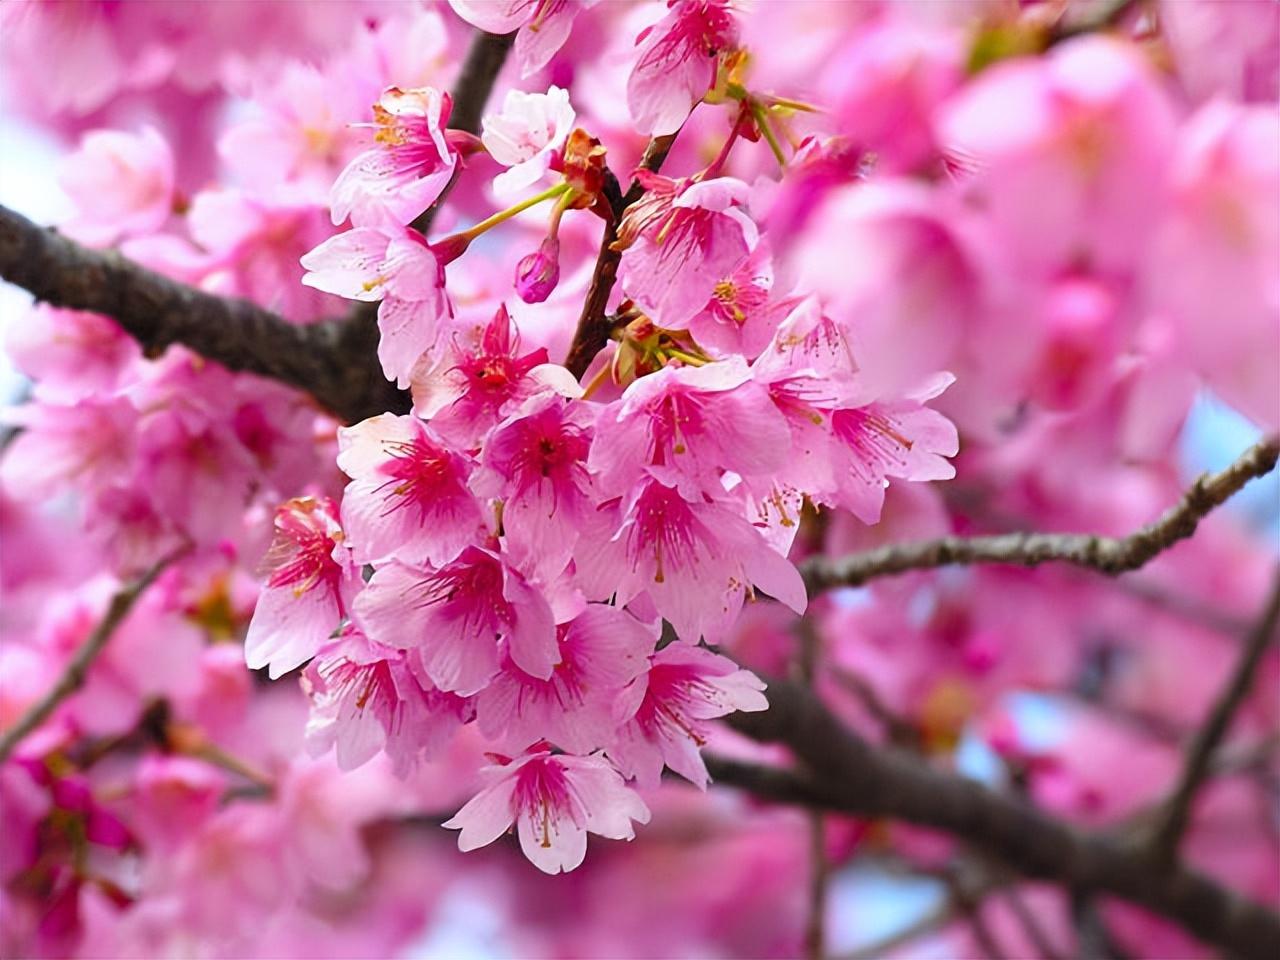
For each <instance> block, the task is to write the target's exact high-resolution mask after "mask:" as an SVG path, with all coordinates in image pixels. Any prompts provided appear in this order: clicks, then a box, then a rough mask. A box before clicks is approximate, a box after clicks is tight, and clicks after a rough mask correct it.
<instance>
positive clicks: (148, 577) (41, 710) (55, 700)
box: [0, 556, 174, 763]
mask: <svg viewBox="0 0 1280 960" xmlns="http://www.w3.org/2000/svg"><path fill="white" fill-rule="evenodd" d="M173 559H174V556H169V557H166V558H165V559H163V560H161V561H160V562H159V563H157V564H155V566H153V567H151V569H149V570H147V571H146V572H145V573H144V574H142V576H140V577H139V578H138V579H137V580H135V581H133V583H131V584H129V585H128V586H127V587H124V588H122V589H121V590H120V591H119V592H118V593H116V595H115V596H113V597H112V598H111V603H110V604H109V605H108V607H107V612H106V613H105V614H104V615H103V617H102V619H101V620H100V621H98V625H97V626H96V627H94V629H93V632H92V633H91V634H89V638H88V639H87V640H85V642H84V643H83V644H82V645H81V646H80V649H79V650H77V651H76V652H75V655H74V656H73V657H72V658H71V660H70V661H69V662H68V663H67V666H66V669H64V670H63V671H62V675H61V676H60V677H58V681H57V682H56V683H55V684H54V685H53V687H52V688H51V689H50V690H49V692H48V693H46V694H45V695H44V696H43V697H41V698H40V699H39V700H37V701H36V702H35V703H33V704H31V706H30V707H28V708H27V710H26V712H25V713H23V714H22V715H21V716H20V717H19V718H18V721H17V722H16V723H15V724H14V725H13V726H12V727H10V728H9V729H8V730H6V731H5V732H4V734H3V736H0V763H4V762H5V761H6V760H8V759H9V756H10V754H12V753H13V751H14V749H15V748H16V747H17V746H18V744H19V743H21V742H22V740H23V739H25V738H26V737H27V735H28V734H30V733H32V732H34V731H35V730H36V729H37V728H38V727H39V726H40V724H42V723H44V722H45V721H46V720H47V719H49V717H50V715H52V713H53V711H54V710H56V709H57V708H58V705H59V704H60V703H62V701H64V700H66V699H67V697H69V696H71V694H73V693H75V692H76V691H77V690H79V689H80V688H81V687H82V686H84V681H85V677H86V676H87V675H88V673H89V668H90V667H91V666H92V665H93V661H94V660H95V659H97V657H98V654H100V653H101V652H102V651H103V649H104V648H105V647H106V645H107V641H108V640H110V639H111V635H112V634H113V633H115V630H116V627H118V626H120V623H121V622H122V621H123V620H124V618H125V617H127V616H128V615H129V611H130V610H132V609H133V605H134V603H136V602H137V600H138V598H139V597H140V596H142V594H143V593H144V592H145V591H146V589H147V587H149V586H151V584H152V583H154V582H155V579H156V577H158V576H160V573H161V571H163V570H164V568H165V567H167V566H168V565H169V564H170V563H171V562H172V561H173Z"/></svg>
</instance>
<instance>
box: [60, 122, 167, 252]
mask: <svg viewBox="0 0 1280 960" xmlns="http://www.w3.org/2000/svg"><path fill="white" fill-rule="evenodd" d="M58 180H59V183H60V184H61V186H62V189H63V190H65V191H66V192H67V194H68V195H69V196H70V197H71V199H72V201H73V202H74V203H75V205H76V209H77V211H78V212H77V215H76V216H75V217H74V218H73V219H72V220H71V222H70V223H68V224H67V225H66V228H67V230H68V231H69V232H71V233H72V234H73V235H75V236H77V237H79V238H81V239H83V240H84V241H85V242H87V243H93V244H108V243H111V242H112V241H114V240H116V239H117V238H118V237H120V236H132V235H135V234H144V233H150V232H151V231H153V230H156V229H158V228H159V227H160V226H162V225H163V224H164V222H165V221H166V220H168V219H169V216H170V214H171V213H172V212H173V190H174V186H173V181H174V172H173V154H172V152H171V151H170V150H169V145H168V143H166V142H165V139H164V137H162V136H161V135H160V134H159V133H158V132H157V131H156V130H155V128H154V127H144V128H143V129H142V131H141V132H140V133H137V134H131V133H124V132H121V131H116V130H93V131H90V132H89V133H86V134H85V135H84V138H83V139H82V140H81V143H80V149H79V150H78V151H77V152H75V153H73V154H71V156H69V157H67V158H66V160H64V161H63V162H62V164H61V167H60V170H59V177H58Z"/></svg>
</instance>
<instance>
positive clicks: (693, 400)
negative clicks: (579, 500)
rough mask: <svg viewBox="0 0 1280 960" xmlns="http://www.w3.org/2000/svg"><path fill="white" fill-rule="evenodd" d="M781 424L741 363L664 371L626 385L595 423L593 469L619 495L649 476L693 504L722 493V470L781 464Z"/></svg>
mask: <svg viewBox="0 0 1280 960" xmlns="http://www.w3.org/2000/svg"><path fill="white" fill-rule="evenodd" d="M790 440H791V436H790V432H789V431H788V430H787V424H786V421H785V420H784V419H783V417H782V416H781V414H779V413H778V411H777V408H775V407H774V405H773V404H772V403H771V402H770V400H769V396H768V394H767V393H766V392H765V391H764V390H762V389H761V388H760V386H759V385H758V384H757V383H756V382H755V381H754V380H752V378H751V371H750V369H749V368H748V367H747V365H746V363H744V362H743V361H742V359H741V358H731V359H729V360H724V361H721V362H719V363H709V364H707V365H706V366H702V367H675V366H669V367H666V368H665V369H663V370H659V371H658V372H657V373H654V374H652V375H650V376H647V377H641V378H640V379H638V380H636V381H635V382H634V383H633V384H631V385H630V386H629V387H628V388H627V390H626V392H625V393H624V394H623V395H622V398H621V399H620V400H616V401H615V402H614V403H612V404H610V405H609V407H607V408H606V409H605V410H604V411H603V412H602V413H601V415H600V420H599V422H598V423H597V425H596V439H595V442H594V443H593V444H592V446H591V458H590V463H591V467H592V469H594V470H597V471H599V473H600V480H601V483H602V485H603V486H604V488H605V489H607V490H611V491H617V492H621V491H623V490H626V489H629V488H630V487H631V486H632V485H633V484H634V483H636V482H637V481H639V480H640V479H641V478H642V477H644V476H645V475H646V474H647V475H649V476H653V477H656V478H657V479H658V480H660V481H662V482H663V483H665V484H672V485H674V486H676V487H677V489H679V490H680V492H681V494H682V495H683V496H686V497H688V498H690V499H693V498H694V497H697V496H698V495H700V494H703V493H707V494H711V495H715V494H717V493H720V492H722V491H723V490H724V486H723V484H722V483H721V479H720V478H721V474H722V471H726V470H728V471H732V472H734V473H737V474H739V475H741V476H755V475H760V474H766V473H769V472H770V471H772V470H774V469H776V468H778V467H780V466H781V465H782V464H783V462H784V461H785V459H786V455H787V446H788V445H789V443H790Z"/></svg>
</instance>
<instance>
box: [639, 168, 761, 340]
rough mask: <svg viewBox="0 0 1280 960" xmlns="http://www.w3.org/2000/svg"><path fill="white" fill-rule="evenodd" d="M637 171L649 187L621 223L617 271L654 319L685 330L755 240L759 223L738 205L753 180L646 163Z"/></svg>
mask: <svg viewBox="0 0 1280 960" xmlns="http://www.w3.org/2000/svg"><path fill="white" fill-rule="evenodd" d="M636 177H637V179H638V180H639V181H640V182H641V183H642V184H643V185H644V187H645V190H646V193H645V195H644V197H643V198H641V200H640V201H639V202H637V203H634V204H632V205H631V206H630V207H629V208H628V209H627V213H626V216H624V218H623V220H622V224H621V225H620V227H619V229H618V236H619V244H620V245H624V246H625V247H626V249H625V251H624V252H623V255H622V263H621V266H620V267H619V277H620V279H621V281H622V286H623V289H624V290H625V291H626V293H627V296H628V297H630V298H631V299H632V300H634V301H635V302H636V303H637V304H639V306H640V307H641V309H643V310H644V312H645V313H647V314H649V316H650V317H652V318H653V320H654V321H655V322H656V323H657V324H658V325H659V326H663V327H668V328H670V329H681V330H682V329H685V328H686V327H687V326H688V324H689V321H690V320H692V319H693V318H694V317H695V316H696V315H697V314H698V313H699V312H701V311H702V309H703V308H704V307H705V306H706V305H707V301H709V300H711V299H712V298H713V297H714V296H715V290H716V285H717V284H719V283H721V282H722V281H723V280H724V279H725V278H726V277H731V276H733V274H734V272H735V271H736V270H737V269H738V268H739V267H740V266H741V265H742V263H743V261H745V260H746V259H747V255H748V254H749V253H750V252H751V248H752V247H753V246H754V245H755V243H756V240H757V233H758V232H757V230H756V226H755V224H754V223H753V222H752V221H751V219H750V218H749V217H748V216H747V215H746V213H745V212H744V211H743V209H742V206H743V205H744V204H745V203H746V201H747V197H748V193H749V189H750V188H749V187H748V186H747V185H746V184H745V183H743V182H742V181H741V180H734V179H732V178H730V177H717V178H715V179H713V180H704V181H693V180H672V179H670V178H669V177H663V176H660V175H658V174H655V173H649V172H648V171H646V170H640V171H638V172H637V174H636Z"/></svg>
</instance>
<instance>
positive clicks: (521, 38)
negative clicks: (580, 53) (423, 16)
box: [449, 0, 596, 77]
mask: <svg viewBox="0 0 1280 960" xmlns="http://www.w3.org/2000/svg"><path fill="white" fill-rule="evenodd" d="M595 3H596V0H449V6H451V7H453V10H454V12H455V13H456V14H457V15H458V16H460V17H461V18H462V19H463V20H465V21H467V23H469V24H471V25H472V26H476V27H479V28H480V29H481V30H485V31H488V32H489V33H499V34H501V33H510V32H511V31H513V30H517V29H518V30H519V31H520V32H519V33H517V34H516V43H515V57H516V62H517V63H519V64H520V75H521V76H522V77H527V76H529V75H530V74H532V73H536V72H537V71H539V70H541V69H542V68H543V67H545V66H546V65H547V63H548V61H550V60H551V58H552V57H553V56H555V54H556V51H557V50H559V49H560V48H561V47H562V46H564V42H565V41H566V40H567V39H569V31H570V30H571V29H573V21H574V18H575V17H577V15H578V14H579V13H580V12H581V11H583V10H585V9H587V8H588V7H591V6H594V5H595Z"/></svg>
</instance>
